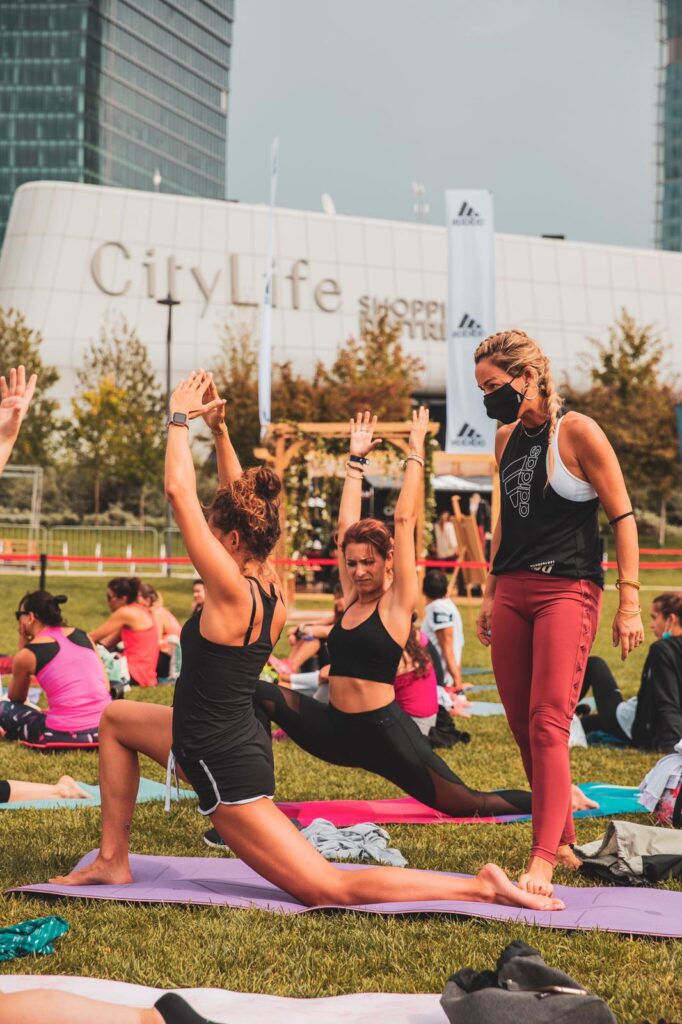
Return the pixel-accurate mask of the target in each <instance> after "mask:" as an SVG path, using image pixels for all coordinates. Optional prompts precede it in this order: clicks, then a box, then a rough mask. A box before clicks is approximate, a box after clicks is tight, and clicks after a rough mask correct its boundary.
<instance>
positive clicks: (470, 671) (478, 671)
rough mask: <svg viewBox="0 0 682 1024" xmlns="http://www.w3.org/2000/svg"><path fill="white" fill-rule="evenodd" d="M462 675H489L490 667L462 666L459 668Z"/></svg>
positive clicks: (490, 672) (491, 672) (490, 673)
mask: <svg viewBox="0 0 682 1024" xmlns="http://www.w3.org/2000/svg"><path fill="white" fill-rule="evenodd" d="M460 671H461V673H462V675H463V676H491V675H492V674H493V670H492V668H463V669H460Z"/></svg>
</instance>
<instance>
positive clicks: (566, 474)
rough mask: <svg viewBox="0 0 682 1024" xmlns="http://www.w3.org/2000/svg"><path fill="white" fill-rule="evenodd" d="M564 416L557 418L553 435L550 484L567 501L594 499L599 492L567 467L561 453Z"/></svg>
mask: <svg viewBox="0 0 682 1024" xmlns="http://www.w3.org/2000/svg"><path fill="white" fill-rule="evenodd" d="M562 421H563V418H562V417H560V418H559V419H558V420H557V424H556V427H555V429H554V436H553V437H552V452H553V453H554V465H553V467H552V473H551V476H549V457H548V458H547V474H548V476H549V484H550V487H551V488H552V490H553V491H556V493H557V494H558V495H559V496H560V497H561V498H566V499H567V501H592V499H593V498H596V497H597V492H596V491H595V489H594V487H593V486H592V484H591V483H588V481H587V480H581V479H580V477H579V476H576V475H575V473H571V471H570V469H566V466H565V465H564V463H563V461H562V458H561V455H560V454H559V431H560V430H561V424H562Z"/></svg>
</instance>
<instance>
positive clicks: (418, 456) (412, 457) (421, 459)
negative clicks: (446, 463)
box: [402, 454, 425, 469]
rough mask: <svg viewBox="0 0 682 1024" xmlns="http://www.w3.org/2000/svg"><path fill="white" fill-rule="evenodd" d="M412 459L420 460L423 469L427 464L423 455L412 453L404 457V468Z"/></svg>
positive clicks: (414, 460)
mask: <svg viewBox="0 0 682 1024" xmlns="http://www.w3.org/2000/svg"><path fill="white" fill-rule="evenodd" d="M410 461H412V462H418V463H419V465H420V466H421V468H422V469H423V468H424V466H425V462H424V459H423V458H422V457H421V455H417V454H410V455H406V456H405V458H404V459H403V461H402V468H403V469H405V468H406V467H407V463H408V462H410Z"/></svg>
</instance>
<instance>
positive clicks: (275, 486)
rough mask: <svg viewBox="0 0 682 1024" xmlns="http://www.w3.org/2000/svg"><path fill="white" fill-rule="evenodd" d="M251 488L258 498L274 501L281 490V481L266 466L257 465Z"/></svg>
mask: <svg viewBox="0 0 682 1024" xmlns="http://www.w3.org/2000/svg"><path fill="white" fill-rule="evenodd" d="M253 489H254V491H255V492H256V494H257V495H258V497H259V498H263V499H264V500H265V501H274V500H275V498H277V497H278V496H279V494H280V492H281V490H282V481H281V480H280V478H279V477H278V476H277V474H276V473H275V471H274V470H272V469H270V468H269V467H268V466H259V467H258V468H257V469H256V472H255V474H254V481H253Z"/></svg>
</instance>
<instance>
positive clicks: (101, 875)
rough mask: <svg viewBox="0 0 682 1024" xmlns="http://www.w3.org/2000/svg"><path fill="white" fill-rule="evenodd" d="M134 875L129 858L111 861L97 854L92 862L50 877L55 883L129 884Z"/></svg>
mask: <svg viewBox="0 0 682 1024" xmlns="http://www.w3.org/2000/svg"><path fill="white" fill-rule="evenodd" d="M132 880H133V876H132V873H131V871H130V865H129V863H128V860H127V859H126V860H124V861H123V860H122V861H111V860H105V859H104V858H103V857H100V856H97V857H96V858H95V860H93V862H92V864H88V866H87V867H85V868H79V869H78V870H77V871H71V872H70V873H69V874H68V875H56V876H55V877H54V878H51V879H50V882H51V883H52V884H53V885H129V884H130V882H132Z"/></svg>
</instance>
